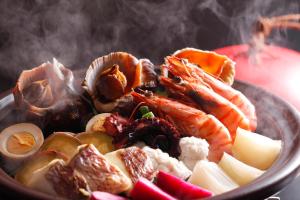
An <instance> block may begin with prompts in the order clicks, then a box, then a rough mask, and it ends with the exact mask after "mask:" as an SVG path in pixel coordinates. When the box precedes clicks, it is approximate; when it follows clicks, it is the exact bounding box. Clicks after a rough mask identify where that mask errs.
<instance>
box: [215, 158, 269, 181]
mask: <svg viewBox="0 0 300 200" xmlns="http://www.w3.org/2000/svg"><path fill="white" fill-rule="evenodd" d="M219 166H220V167H221V168H222V169H223V170H224V171H225V172H226V173H227V174H228V175H229V176H230V177H231V178H232V179H233V180H234V181H235V182H237V183H238V184H239V185H245V184H248V183H250V182H251V181H253V180H254V179H256V178H257V177H259V176H261V175H262V174H263V173H264V171H262V170H259V169H256V168H254V167H251V166H249V165H247V164H245V163H243V162H241V161H239V160H237V159H236V158H234V157H232V156H231V155H229V154H227V153H224V154H223V157H222V159H221V160H220V162H219Z"/></svg>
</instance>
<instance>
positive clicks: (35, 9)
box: [0, 0, 299, 81]
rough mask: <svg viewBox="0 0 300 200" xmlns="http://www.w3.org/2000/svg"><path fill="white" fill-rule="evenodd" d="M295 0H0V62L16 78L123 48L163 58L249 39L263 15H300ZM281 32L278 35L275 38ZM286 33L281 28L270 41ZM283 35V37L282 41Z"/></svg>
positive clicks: (78, 64) (82, 64)
mask: <svg viewBox="0 0 300 200" xmlns="http://www.w3.org/2000/svg"><path fill="white" fill-rule="evenodd" d="M298 4H299V3H297V1H296V0H294V1H292V0H289V1H282V0H264V1H262V0H253V1H240V0H230V1H229V0H228V1H221V0H219V1H218V0H204V1H198V0H188V1H182V0H152V1H150V0H149V1H147V0H139V1H134V0H101V1H100V0H99V1H84V0H24V1H11V0H2V1H1V2H0V13H2V14H1V17H0V60H1V63H0V67H1V69H2V70H1V71H2V72H3V73H4V74H6V76H5V77H6V78H7V79H10V80H13V81H15V80H16V78H17V77H18V75H19V73H20V72H21V71H22V70H23V69H25V68H32V67H34V66H37V65H39V64H41V63H43V62H45V61H47V60H52V57H56V58H57V59H58V60H59V61H60V62H62V63H63V64H64V65H65V66H68V67H72V68H86V67H87V66H88V65H89V64H90V63H91V61H92V60H94V59H95V58H96V57H98V56H101V55H104V54H107V53H109V52H111V51H128V52H130V53H132V54H134V55H135V56H137V57H147V58H149V59H150V60H151V61H152V62H154V63H160V62H161V61H162V59H163V57H164V56H166V55H168V54H170V53H172V52H174V51H175V50H177V49H180V48H183V47H186V46H191V47H196V48H202V49H213V48H217V47H221V46H224V45H228V44H232V43H241V42H248V41H249V38H250V34H251V27H252V25H253V23H254V22H255V20H256V19H257V18H258V17H260V16H275V15H280V14H287V13H297V12H299V5H298ZM279 36H280V37H279ZM282 36H284V37H285V36H286V34H285V33H282V32H280V34H278V33H276V32H275V34H274V35H273V36H272V38H273V40H275V41H276V42H278V41H279V38H282ZM284 39H285V38H284Z"/></svg>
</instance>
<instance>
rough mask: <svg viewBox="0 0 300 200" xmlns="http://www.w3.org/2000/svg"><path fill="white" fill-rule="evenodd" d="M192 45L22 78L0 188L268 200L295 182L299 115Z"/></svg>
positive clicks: (4, 103)
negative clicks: (157, 58) (156, 56)
mask: <svg viewBox="0 0 300 200" xmlns="http://www.w3.org/2000/svg"><path fill="white" fill-rule="evenodd" d="M234 75H235V63H234V62H233V61H232V60H231V59H229V58H228V57H226V56H223V55H220V54H217V53H215V52H212V51H203V50H199V49H194V48H185V49H181V50H178V51H176V52H174V53H173V54H171V55H167V56H166V57H165V59H164V60H163V61H162V63H161V64H158V65H154V64H153V63H152V62H151V61H150V60H149V59H144V58H143V59H139V58H136V57H135V56H134V55H131V54H130V53H126V52H113V53H110V54H108V55H104V56H101V57H99V58H97V59H95V60H94V61H93V62H92V63H91V64H90V66H88V67H87V68H86V69H84V70H83V71H79V72H78V71H74V72H73V71H71V70H70V69H68V68H67V67H65V66H64V65H63V64H61V63H59V62H58V61H57V60H56V59H53V62H47V63H43V64H42V65H40V66H38V67H35V68H33V69H31V70H25V71H23V72H22V73H21V74H20V76H19V79H18V81H17V83H16V85H15V87H14V88H13V90H12V92H11V93H8V94H6V95H3V96H2V98H1V102H0V110H1V115H0V128H1V133H0V153H1V165H0V166H1V170H0V174H1V175H0V184H1V187H2V188H5V190H6V191H8V192H10V193H12V195H17V196H18V197H22V199H74V200H81V199H82V200H84V199H91V200H125V199H133V200H139V199H143V200H147V199H149V200H150V199H151V200H158V199H162V200H175V199H185V200H192V199H264V198H267V197H269V196H271V195H273V194H275V193H276V192H278V191H280V190H281V189H282V188H283V187H284V186H285V185H287V184H288V183H289V182H291V181H292V180H293V178H294V177H295V176H296V175H297V171H298V168H299V165H300V144H299V142H300V138H299V137H300V123H299V122H300V120H299V115H298V112H297V111H296V110H295V109H294V108H293V107H291V106H290V105H288V104H287V103H285V102H284V101H283V100H281V99H279V98H277V97H276V96H274V95H272V94H270V93H268V92H266V91H264V90H262V89H260V88H257V87H255V86H253V85H249V84H246V83H243V82H241V81H235V80H234Z"/></svg>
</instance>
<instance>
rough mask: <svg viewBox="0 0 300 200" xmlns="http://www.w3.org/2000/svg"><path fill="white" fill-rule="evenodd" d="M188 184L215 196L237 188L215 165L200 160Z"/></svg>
mask: <svg viewBox="0 0 300 200" xmlns="http://www.w3.org/2000/svg"><path fill="white" fill-rule="evenodd" d="M188 182H190V183H192V184H194V185H198V186H200V187H203V188H205V189H207V190H209V191H211V192H213V193H214V194H215V195H217V194H221V193H224V192H227V191H230V190H233V189H235V188H237V187H238V185H237V184H236V183H235V182H234V181H233V180H232V179H231V178H230V177H229V176H227V175H226V174H225V172H224V171H223V170H222V169H221V168H220V167H219V166H218V165H217V164H216V163H214V162H209V161H206V160H201V161H199V162H198V163H197V164H196V166H195V168H194V171H193V174H192V176H191V177H190V178H189V180H188Z"/></svg>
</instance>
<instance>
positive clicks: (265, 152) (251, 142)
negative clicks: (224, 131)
mask: <svg viewBox="0 0 300 200" xmlns="http://www.w3.org/2000/svg"><path fill="white" fill-rule="evenodd" d="M280 150H281V141H278V140H272V139H270V138H268V137H266V136H263V135H260V134H257V133H253V132H250V131H246V130H244V129H241V128H238V129H237V134H236V138H235V141H234V144H233V147H232V153H233V156H234V157H235V158H237V159H238V160H240V161H242V162H243V163H246V164H247V165H251V166H252V167H256V168H258V169H261V170H266V169H268V168H269V167H270V166H271V165H272V164H273V162H274V161H275V160H276V159H277V157H278V155H279V152H280Z"/></svg>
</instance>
